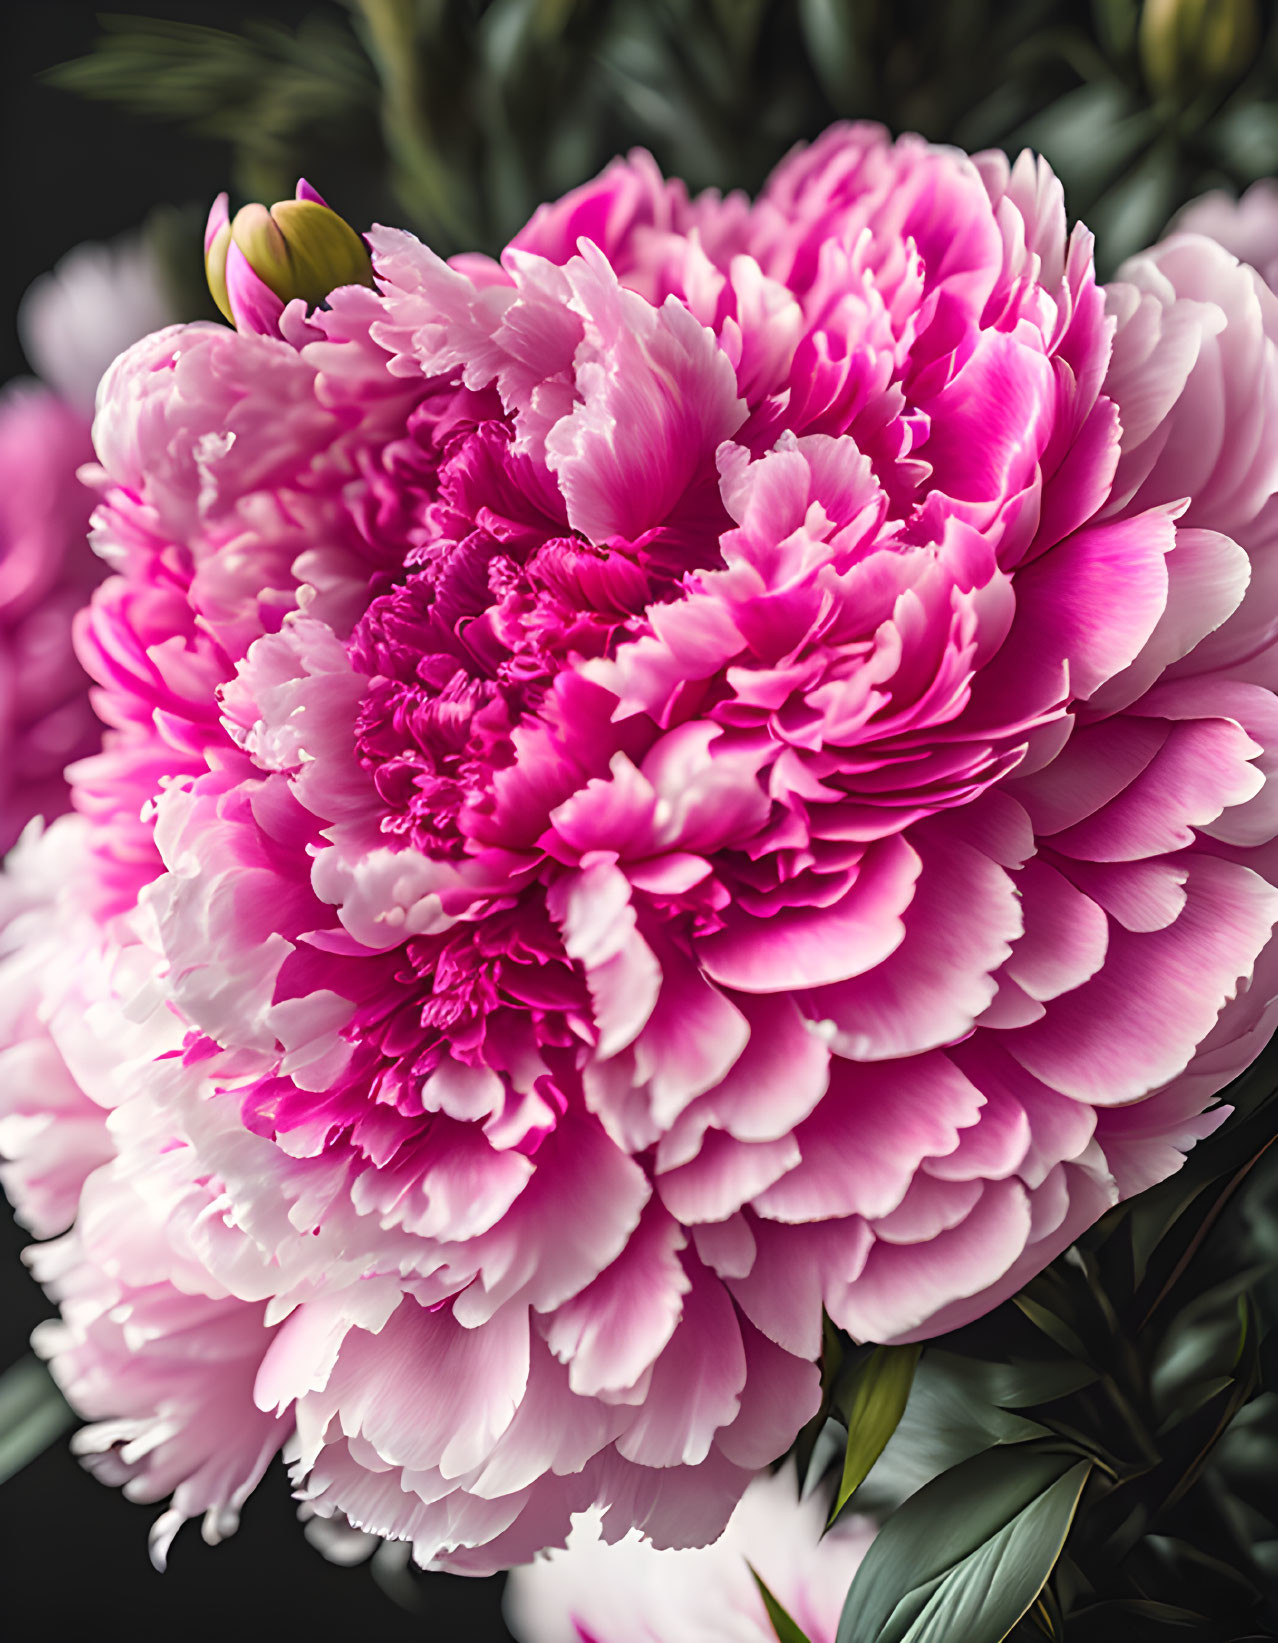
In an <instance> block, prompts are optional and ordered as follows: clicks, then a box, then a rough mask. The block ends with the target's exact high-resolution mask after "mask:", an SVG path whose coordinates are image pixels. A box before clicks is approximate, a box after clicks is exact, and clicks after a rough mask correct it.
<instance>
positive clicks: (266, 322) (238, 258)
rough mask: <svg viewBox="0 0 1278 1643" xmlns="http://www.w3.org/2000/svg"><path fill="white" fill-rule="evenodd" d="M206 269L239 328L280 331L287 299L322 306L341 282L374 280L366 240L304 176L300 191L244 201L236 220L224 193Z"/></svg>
mask: <svg viewBox="0 0 1278 1643" xmlns="http://www.w3.org/2000/svg"><path fill="white" fill-rule="evenodd" d="M204 272H205V275H206V276H207V278H208V282H209V290H210V291H211V292H212V293H213V300H214V302H216V303H217V305H218V307H219V308H220V309H221V310H222V312H223V313H224V314H225V315H226V317H227V319H228V320H230V322H231V324H232V325H234V326H236V327H237V328H238V329H239V330H241V331H261V332H264V333H266V334H268V335H272V336H273V335H277V334H278V332H279V321H280V315H281V314H282V313H283V312H284V306H285V304H286V303H288V302H291V301H292V300H293V298H294V297H301V298H302V300H303V301H304V302H305V303H306V305H307V307H308V308H314V307H317V306H318V305H319V304H320V303H322V302H323V301H324V300H325V298H326V297H327V296H328V294H329V292H330V291H333V290H335V289H336V288H337V286H339V285H370V286H371V285H372V283H373V265H372V262H371V261H370V259H369V255H368V251H367V248H366V247H365V245H364V242H363V240H362V239H360V237H359V235H358V234H357V233H356V232H355V230H354V229H353V228H352V227H351V226H350V224H349V223H348V222H346V221H344V220H343V219H342V218H341V217H339V216H338V215H337V213H336V211H331V210H330V209H329V207H328V206H327V205H326V204H325V203H324V201H323V199H322V198H321V197H320V195H319V194H317V193H316V192H315V190H314V189H313V188H312V187H311V185H310V184H309V183H308V182H307V181H306V179H305V178H302V179H301V180H300V181H299V182H298V185H297V196H296V198H295V199H292V200H281V201H280V202H279V203H278V204H277V205H273V206H271V208H270V210H269V211H268V210H267V208H266V207H265V206H264V205H246V206H242V207H241V208H240V210H239V211H237V212H236V213H235V216H234V218H232V217H231V215H230V211H229V209H228V206H227V198H226V195H225V194H219V195H218V197H217V199H216V200H214V202H213V209H212V211H210V212H209V220H208V226H207V228H206V229H205V231H204Z"/></svg>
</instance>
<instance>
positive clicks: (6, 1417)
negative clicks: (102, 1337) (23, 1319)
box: [0, 1357, 75, 1483]
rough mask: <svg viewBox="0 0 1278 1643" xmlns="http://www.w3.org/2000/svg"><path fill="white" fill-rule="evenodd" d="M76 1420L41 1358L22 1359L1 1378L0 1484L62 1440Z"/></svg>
mask: <svg viewBox="0 0 1278 1643" xmlns="http://www.w3.org/2000/svg"><path fill="white" fill-rule="evenodd" d="M74 1420H75V1417H74V1416H73V1415H72V1413H71V1410H70V1408H69V1407H68V1406H67V1402H66V1399H65V1398H64V1397H63V1396H62V1394H61V1392H59V1391H58V1389H57V1387H56V1386H55V1385H54V1382H53V1378H52V1376H51V1375H50V1374H49V1371H48V1370H47V1369H46V1368H45V1366H44V1365H43V1364H42V1363H41V1362H40V1360H39V1359H38V1358H35V1357H26V1358H20V1359H19V1360H18V1362H17V1363H15V1364H13V1365H12V1367H11V1368H9V1369H6V1370H5V1372H4V1374H3V1375H2V1376H0V1483H4V1482H5V1481H6V1480H7V1479H9V1478H11V1477H12V1476H13V1475H14V1473H15V1472H20V1471H21V1470H22V1468H23V1467H24V1466H25V1465H27V1463H28V1462H29V1461H33V1460H34V1459H35V1458H36V1456H37V1455H40V1454H43V1452H44V1451H45V1450H46V1449H47V1448H48V1447H49V1445H50V1444H51V1443H52V1442H53V1441H54V1440H55V1439H56V1438H60V1437H61V1436H62V1434H63V1433H64V1432H65V1431H66V1430H67V1428H68V1427H69V1426H71V1425H72V1424H73V1423H74Z"/></svg>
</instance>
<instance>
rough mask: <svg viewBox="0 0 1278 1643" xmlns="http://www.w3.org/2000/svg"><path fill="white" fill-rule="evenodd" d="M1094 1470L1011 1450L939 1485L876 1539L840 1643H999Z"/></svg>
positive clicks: (846, 1611)
mask: <svg viewBox="0 0 1278 1643" xmlns="http://www.w3.org/2000/svg"><path fill="white" fill-rule="evenodd" d="M1090 1472H1091V1462H1090V1461H1079V1460H1077V1459H1076V1458H1075V1457H1074V1455H1072V1454H1062V1453H1059V1452H1054V1451H1051V1450H1047V1449H1044V1448H1042V1447H1041V1446H1039V1445H1038V1444H1016V1445H1010V1446H1006V1447H1002V1448H997V1449H990V1450H987V1451H986V1452H985V1453H984V1454H981V1455H974V1456H973V1457H972V1458H971V1459H970V1460H966V1461H963V1462H962V1463H961V1464H960V1465H958V1466H956V1467H953V1468H952V1469H951V1470H950V1471H948V1472H946V1473H944V1474H943V1475H942V1476H941V1477H939V1478H935V1479H934V1480H933V1481H932V1482H931V1483H929V1484H927V1485H926V1486H925V1487H924V1488H923V1489H921V1490H920V1491H919V1492H918V1494H917V1495H913V1496H912V1497H911V1498H910V1499H909V1500H908V1501H907V1502H906V1503H905V1505H904V1506H903V1507H901V1509H900V1510H899V1511H898V1512H896V1513H895V1514H894V1515H893V1516H892V1517H891V1518H889V1519H888V1521H887V1523H886V1524H885V1525H884V1527H883V1528H882V1529H881V1530H880V1531H879V1534H878V1536H877V1538H876V1539H875V1541H874V1543H873V1544H872V1545H871V1547H870V1550H869V1551H868V1552H867V1553H866V1556H865V1560H864V1562H863V1563H862V1564H861V1567H860V1568H859V1569H858V1571H857V1574H856V1577H855V1579H854V1580H853V1582H852V1586H851V1588H850V1590H849V1592H848V1596H847V1602H846V1603H845V1605H844V1608H843V1615H842V1618H841V1619H840V1621H839V1630H838V1637H837V1643H946V1640H948V1643H954V1640H955V1639H958V1638H962V1639H963V1640H964V1643H998V1640H999V1639H1001V1638H1003V1637H1005V1636H1006V1634H1007V1633H1008V1632H1009V1631H1010V1630H1011V1629H1012V1627H1013V1626H1015V1625H1016V1623H1017V1621H1018V1620H1019V1619H1020V1618H1021V1616H1022V1615H1023V1614H1024V1613H1025V1611H1026V1610H1027V1609H1028V1608H1029V1606H1030V1604H1031V1603H1033V1601H1034V1599H1035V1598H1036V1597H1037V1596H1038V1594H1039V1592H1040V1590H1041V1589H1042V1587H1043V1584H1044V1582H1045V1581H1046V1580H1047V1577H1048V1576H1049V1575H1050V1573H1051V1571H1052V1566H1053V1564H1054V1563H1055V1562H1056V1559H1057V1557H1058V1556H1059V1555H1060V1550H1061V1547H1062V1546H1063V1545H1064V1542H1065V1537H1066V1535H1067V1534H1068V1532H1069V1526H1070V1523H1071V1522H1072V1520H1073V1516H1074V1510H1075V1508H1076V1506H1077V1504H1078V1498H1079V1495H1080V1494H1081V1493H1082V1489H1083V1485H1084V1483H1085V1482H1086V1481H1087V1478H1088V1475H1089V1473H1090Z"/></svg>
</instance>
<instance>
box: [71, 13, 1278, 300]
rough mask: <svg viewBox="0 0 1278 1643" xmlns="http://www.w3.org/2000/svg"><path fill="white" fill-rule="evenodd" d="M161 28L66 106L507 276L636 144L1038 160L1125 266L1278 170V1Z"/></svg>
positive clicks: (268, 191)
mask: <svg viewBox="0 0 1278 1643" xmlns="http://www.w3.org/2000/svg"><path fill="white" fill-rule="evenodd" d="M262 9H263V10H266V11H269V9H270V8H269V7H268V8H262ZM155 10H156V11H158V12H159V13H160V15H158V16H157V15H152V16H149V17H138V16H132V17H130V16H110V17H105V18H104V19H103V29H102V33H101V36H100V38H99V39H98V41H97V44H96V46H95V48H94V49H93V50H92V52H90V53H89V54H88V55H86V56H83V57H80V58H78V59H76V60H73V61H71V62H69V63H66V64H65V65H62V66H60V67H58V68H56V69H54V70H53V72H52V75H51V79H52V81H53V83H54V84H56V85H57V86H59V87H61V88H63V89H64V90H67V91H72V92H75V93H78V94H79V95H80V96H83V97H88V98H94V99H99V100H102V101H106V102H110V103H115V104H118V105H120V106H122V107H124V108H127V109H129V110H131V111H133V112H135V113H138V114H141V115H145V116H148V117H151V118H153V119H159V120H163V121H168V122H172V123H175V124H177V125H179V126H182V127H184V128H186V129H187V130H189V131H192V132H194V133H196V134H198V135H200V136H202V137H206V138H213V139H216V140H219V141H221V142H224V143H226V144H227V145H228V147H229V149H230V151H231V164H230V166H229V167H228V170H229V173H230V178H231V181H232V184H233V186H234V188H235V189H237V190H238V191H239V193H240V194H242V195H243V196H244V197H245V198H255V199H267V200H270V199H275V198H279V197H281V196H283V195H285V194H288V193H290V192H291V189H292V183H293V180H294V179H295V178H296V176H297V174H298V173H299V171H302V172H305V173H308V174H313V175H314V176H317V177H319V178H320V179H321V180H322V186H323V188H324V189H325V191H326V192H331V194H332V195H333V197H334V199H335V201H336V202H337V203H340V205H341V206H342V207H343V208H344V209H345V210H346V211H347V212H349V213H350V215H351V216H352V217H353V218H354V219H355V220H356V221H364V222H366V221H369V220H373V219H376V218H383V219H393V220H396V221H399V222H402V223H404V224H406V225H407V226H410V227H412V228H414V229H415V230H416V231H417V232H418V233H420V234H422V235H423V236H424V237H426V238H427V239H429V240H430V242H431V243H432V244H433V245H434V246H435V247H436V249H438V250H440V251H441V252H444V253H448V252H452V251H456V250H461V249H476V248H478V249H485V250H496V249H498V248H499V247H500V246H501V245H502V244H503V243H504V242H505V240H506V239H507V238H509V236H510V235H511V234H512V233H513V232H514V230H515V229H516V228H518V227H519V225H520V224H521V223H522V222H523V221H524V220H526V218H527V217H528V215H529V214H530V213H531V211H532V210H533V209H534V208H535V206H536V205H537V204H538V203H539V202H540V201H542V200H543V199H547V198H551V197H553V196H555V195H557V194H560V193H562V192H563V191H564V190H565V189H567V188H569V187H571V186H572V185H573V184H574V183H577V182H579V181H581V180H582V179H583V178H584V177H586V176H589V175H590V174H591V173H592V172H594V171H596V170H597V169H598V168H599V167H600V166H601V165H602V164H603V163H605V162H606V160H607V159H608V158H609V157H610V156H611V155H612V154H614V153H616V152H618V151H621V150H624V149H626V148H628V147H630V146H631V145H633V144H636V143H639V144H643V145H644V146H646V147H649V148H651V149H652V150H653V152H654V153H655V154H656V156H657V158H658V160H659V161H660V162H661V164H662V166H663V167H664V168H665V169H666V170H667V171H669V172H672V173H676V174H678V175H680V176H682V177H684V178H686V179H687V181H688V183H689V184H690V186H692V187H693V188H700V187H706V186H717V187H722V188H730V187H745V188H748V189H753V188H756V187H757V186H758V185H759V183H760V182H761V181H762V179H763V177H764V176H765V175H766V173H767V171H768V169H769V168H770V166H772V165H773V164H774V163H775V162H776V160H777V159H778V158H779V157H780V155H781V154H782V153H784V151H785V150H786V149H787V148H788V147H789V146H790V145H791V144H792V143H793V142H795V141H797V140H799V139H801V138H806V137H812V136H814V135H815V134H816V133H817V132H819V131H820V130H821V129H822V127H824V126H825V125H827V124H828V123H829V122H830V121H831V120H833V119H836V118H857V119H859V118H866V119H874V120H881V121H884V122H885V123H886V124H888V125H889V126H891V127H892V128H893V129H895V130H898V131H900V130H915V131H920V132H922V133H923V134H924V135H925V136H927V137H930V138H933V139H935V140H938V141H947V142H954V143H957V144H959V145H960V146H962V147H964V148H968V149H976V148H983V147H988V146H1001V147H1004V148H1006V149H1008V150H1009V151H1011V152H1013V153H1015V152H1016V151H1017V150H1019V149H1020V148H1022V147H1024V146H1026V145H1029V146H1031V147H1034V148H1037V149H1040V150H1041V151H1042V152H1043V153H1045V154H1047V155H1048V157H1049V158H1050V160H1051V162H1052V164H1053V165H1054V166H1055V168H1056V170H1057V171H1058V172H1059V173H1060V175H1061V176H1062V177H1063V178H1064V180H1065V184H1066V188H1067V191H1068V196H1069V200H1070V204H1071V208H1072V210H1073V211H1074V212H1075V213H1076V214H1077V215H1078V216H1080V217H1082V218H1083V219H1084V220H1085V221H1087V222H1088V223H1089V224H1090V225H1091V226H1092V227H1093V228H1094V229H1095V230H1096V232H1097V235H1098V238H1099V239H1100V241H1101V245H1102V253H1103V256H1104V258H1105V260H1106V262H1107V264H1108V265H1109V266H1111V267H1112V266H1113V265H1114V264H1116V263H1117V262H1118V261H1119V260H1121V258H1122V257H1123V256H1124V255H1126V254H1127V253H1128V252H1129V251H1133V250H1136V249H1138V248H1139V247H1140V246H1142V245H1144V244H1146V243H1148V242H1149V241H1150V240H1152V239H1153V238H1155V237H1156V236H1157V234H1158V233H1159V231H1160V230H1161V228H1162V227H1163V225H1164V224H1165V223H1166V221H1167V220H1168V218H1169V217H1170V216H1171V215H1172V213H1173V212H1174V211H1175V210H1176V209H1177V208H1178V207H1179V206H1180V205H1182V204H1184V203H1185V202H1186V201H1187V200H1189V199H1191V198H1192V197H1194V196H1195V195H1196V194H1199V193H1201V192H1202V191H1203V190H1205V189H1206V188H1209V187H1213V186H1218V185H1224V186H1228V187H1232V188H1235V189H1237V188H1241V187H1242V186H1245V185H1246V184H1247V183H1249V182H1250V181H1252V180H1253V179H1255V178H1257V177H1261V176H1267V175H1271V174H1273V173H1274V172H1275V171H1278V100H1276V97H1275V94H1276V93H1278V25H1276V19H1275V7H1274V5H1273V4H1272V0H1143V3H1142V0H1090V3H1088V0H1015V3H1009V0H346V4H345V5H342V6H339V5H332V4H330V5H328V6H324V7H317V8H316V10H315V12H314V14H313V15H310V16H308V17H306V18H304V19H303V20H302V21H301V22H300V23H298V24H293V25H285V24H283V23H280V22H276V21H273V20H270V19H269V18H268V17H264V16H263V17H258V18H256V19H255V20H251V21H249V22H247V23H246V24H245V25H243V27H242V28H240V29H238V30H234V31H232V30H226V29H220V28H210V27H203V26H199V25H196V24H192V23H187V22H182V21H179V20H174V19H173V18H171V17H166V16H164V15H163V11H164V8H163V7H156V8H155Z"/></svg>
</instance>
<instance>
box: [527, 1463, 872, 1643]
mask: <svg viewBox="0 0 1278 1643" xmlns="http://www.w3.org/2000/svg"><path fill="white" fill-rule="evenodd" d="M828 1505H829V1502H828V1501H826V1500H824V1499H823V1498H822V1496H821V1495H819V1494H818V1495H809V1496H808V1497H807V1499H805V1500H802V1501H800V1500H799V1499H798V1498H797V1494H796V1488H795V1476H794V1468H793V1466H785V1467H783V1468H782V1469H781V1471H779V1472H777V1473H775V1474H773V1475H771V1476H770V1475H768V1474H767V1473H764V1474H763V1475H762V1476H760V1477H758V1478H756V1479H755V1481H754V1482H753V1483H752V1484H751V1485H750V1487H749V1488H748V1489H747V1490H746V1492H745V1494H744V1495H743V1496H742V1498H741V1502H740V1504H739V1505H738V1507H737V1509H736V1511H735V1512H733V1514H732V1517H731V1518H730V1519H729V1522H728V1527H727V1528H726V1529H725V1530H724V1532H723V1535H722V1536H721V1537H720V1539H719V1540H717V1541H716V1542H715V1544H714V1545H713V1546H711V1547H708V1548H706V1549H704V1550H698V1551H682V1552H657V1551H654V1550H653V1549H652V1547H651V1546H650V1545H648V1544H647V1543H646V1542H645V1541H643V1540H641V1539H640V1537H639V1536H638V1535H637V1534H636V1533H634V1532H633V1531H632V1532H631V1533H630V1534H629V1535H627V1536H626V1537H625V1539H624V1540H622V1541H620V1542H618V1544H617V1545H615V1546H609V1545H607V1544H606V1543H605V1542H604V1541H602V1540H601V1539H600V1537H599V1524H598V1519H597V1514H595V1513H593V1512H592V1513H589V1514H587V1515H585V1516H583V1517H581V1518H578V1519H577V1521H576V1522H575V1523H574V1524H573V1527H572V1533H571V1534H570V1535H569V1537H568V1547H567V1550H566V1551H562V1552H551V1553H550V1555H549V1556H548V1557H541V1558H538V1559H537V1560H536V1562H534V1563H530V1564H527V1565H525V1566H524V1567H523V1568H519V1569H513V1570H512V1571H511V1574H510V1578H509V1579H508V1580H507V1582H506V1597H505V1610H506V1621H507V1624H508V1625H509V1626H510V1629H511V1631H512V1632H513V1633H514V1635H515V1637H516V1638H517V1639H519V1643H582V1640H583V1639H589V1640H590V1643H776V1632H775V1631H774V1630H773V1627H772V1623H771V1621H770V1620H769V1619H768V1616H767V1612H766V1610H765V1609H764V1606H763V1599H762V1597H761V1596H760V1595H759V1588H758V1586H757V1585H756V1584H755V1582H754V1579H753V1577H752V1576H751V1574H750V1570H751V1568H754V1569H756V1570H757V1571H758V1572H759V1574H760V1575H761V1576H762V1578H763V1579H764V1580H765V1581H766V1583H767V1585H768V1588H769V1590H770V1591H771V1592H772V1593H773V1594H774V1595H775V1596H776V1598H777V1600H778V1601H779V1602H780V1603H781V1604H782V1606H783V1607H784V1608H785V1610H786V1612H787V1613H788V1614H789V1615H790V1616H791V1617H792V1618H793V1619H794V1620H795V1621H796V1622H797V1623H798V1625H799V1626H801V1627H802V1629H803V1631H804V1632H805V1633H806V1635H807V1636H808V1637H809V1638H810V1639H811V1643H834V1637H835V1633H836V1632H837V1630H838V1625H839V1616H840V1614H841V1613H842V1611H843V1602H844V1599H845V1597H846V1596H847V1589H848V1587H849V1586H850V1585H851V1583H852V1576H853V1575H854V1574H855V1573H856V1571H857V1566H858V1564H859V1563H860V1561H861V1559H862V1558H863V1557H864V1556H865V1551H866V1548H867V1547H868V1546H869V1544H870V1541H871V1540H872V1539H873V1538H874V1525H873V1523H872V1522H871V1521H870V1520H869V1519H868V1518H864V1517H849V1518H843V1519H841V1520H840V1522H839V1523H838V1524H837V1525H836V1526H835V1528H834V1529H832V1530H831V1531H830V1533H829V1534H828V1535H826V1536H825V1538H824V1539H822V1538H821V1537H822V1530H823V1529H824V1528H825V1512H826V1509H827V1508H828Z"/></svg>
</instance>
